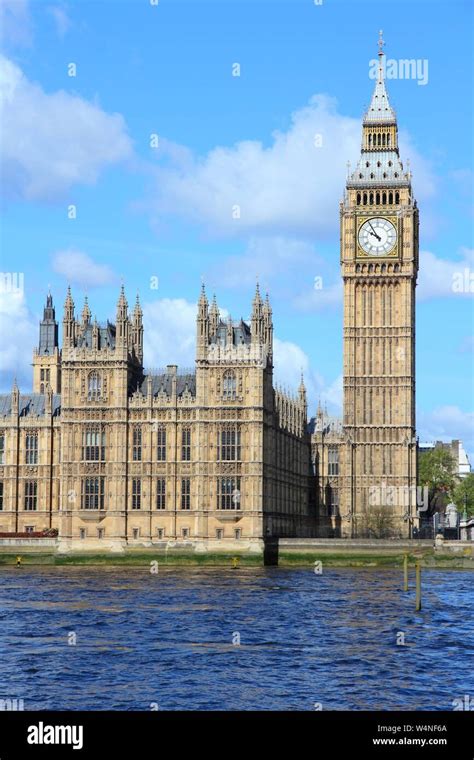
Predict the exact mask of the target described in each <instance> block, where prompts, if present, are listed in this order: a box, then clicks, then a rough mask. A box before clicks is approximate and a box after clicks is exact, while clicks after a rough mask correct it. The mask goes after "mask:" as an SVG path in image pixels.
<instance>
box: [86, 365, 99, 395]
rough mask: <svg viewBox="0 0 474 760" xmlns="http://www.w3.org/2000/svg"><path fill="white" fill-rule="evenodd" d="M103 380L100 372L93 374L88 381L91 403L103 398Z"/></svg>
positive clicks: (88, 393)
mask: <svg viewBox="0 0 474 760" xmlns="http://www.w3.org/2000/svg"><path fill="white" fill-rule="evenodd" d="M101 396H102V378H101V376H100V375H99V373H98V372H91V373H90V374H89V377H88V379H87V398H88V399H89V401H94V400H95V399H98V398H101Z"/></svg>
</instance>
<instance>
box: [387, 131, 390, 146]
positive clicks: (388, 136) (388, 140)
mask: <svg viewBox="0 0 474 760" xmlns="http://www.w3.org/2000/svg"><path fill="white" fill-rule="evenodd" d="M387 146H388V147H390V132H389V133H388V135H387Z"/></svg>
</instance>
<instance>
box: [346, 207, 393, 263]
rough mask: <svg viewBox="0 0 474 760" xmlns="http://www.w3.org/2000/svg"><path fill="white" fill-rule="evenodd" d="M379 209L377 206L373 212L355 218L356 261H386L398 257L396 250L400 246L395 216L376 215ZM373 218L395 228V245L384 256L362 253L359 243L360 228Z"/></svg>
mask: <svg viewBox="0 0 474 760" xmlns="http://www.w3.org/2000/svg"><path fill="white" fill-rule="evenodd" d="M379 208H380V206H378V207H377V206H374V210H373V212H372V213H370V214H366V215H364V216H359V217H358V218H357V234H356V240H357V258H358V259H377V260H382V259H385V258H386V259H394V258H398V255H399V250H398V249H399V244H400V232H399V228H398V217H397V216H392V215H388V214H383V213H377V210H378V209H379ZM374 218H376V219H385V220H386V221H387V222H391V223H392V224H393V226H394V227H395V233H396V238H395V243H394V245H393V247H392V248H391V249H390V250H389V251H387V252H386V253H384V254H370V253H367V251H364V249H363V248H362V246H361V245H360V243H359V233H360V229H361V227H363V225H364V224H365V223H366V221H367V220H368V219H370V220H372V219H374Z"/></svg>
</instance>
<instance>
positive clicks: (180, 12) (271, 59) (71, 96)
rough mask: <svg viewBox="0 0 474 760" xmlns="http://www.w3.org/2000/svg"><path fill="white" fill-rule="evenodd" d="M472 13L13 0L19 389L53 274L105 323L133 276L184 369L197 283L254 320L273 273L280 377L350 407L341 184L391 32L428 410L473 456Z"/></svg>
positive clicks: (8, 318)
mask: <svg viewBox="0 0 474 760" xmlns="http://www.w3.org/2000/svg"><path fill="white" fill-rule="evenodd" d="M472 16H473V4H472V3H471V2H470V1H467V2H460V1H459V0H454V1H452V2H450V3H446V2H441V0H439V1H438V0H431V2H428V0H423V1H421V2H420V1H418V2H417V1H416V0H415V2H413V1H412V0H397V1H396V2H394V1H392V0H385V2H381V1H380V0H377V1H376V0H374V1H373V2H372V1H370V2H357V3H355V2H342V1H341V0H327V1H326V0H323V1H322V2H314V0H291V1H290V0H288V1H287V0H272V1H271V2H270V0H261V1H260V2H258V0H257V1H256V2H250V0H239V2H226V1H225V0H220V1H219V2H218V1H217V0H214V2H207V3H206V2H200V0H194V1H193V2H183V0H173V1H171V0H158V2H157V1H156V0H151V1H150V0H134V1H133V2H127V1H126V0H113V1H112V0H93V1H91V2H87V0H85V1H84V0H81V1H80V2H68V3H62V2H60V3H58V2H55V1H54V0H36V1H33V2H28V1H27V0H0V27H1V32H2V34H1V45H0V50H1V57H0V107H1V111H2V113H1V116H2V120H1V124H2V126H1V127H0V129H1V131H0V147H1V154H2V158H1V176H0V189H1V212H2V216H1V227H0V246H1V248H0V251H1V254H0V255H1V261H0V264H1V270H2V272H5V273H10V274H11V279H10V281H11V282H12V283H13V287H9V286H8V281H7V280H5V282H7V285H6V286H5V285H4V286H3V287H1V288H0V290H1V292H0V365H1V370H2V372H1V388H0V390H2V391H9V390H10V389H11V385H12V381H13V378H14V377H15V376H16V377H17V380H18V383H19V385H20V388H21V390H22V391H24V392H26V391H28V390H29V389H31V384H32V376H31V375H32V372H31V355H32V350H33V347H34V346H35V345H36V344H37V341H38V320H39V318H40V316H41V313H42V308H43V304H44V301H45V297H46V293H47V291H48V288H50V289H51V292H52V295H53V299H54V302H55V306H56V308H57V312H56V313H57V318H58V319H59V321H61V318H62V308H63V303H64V299H65V294H66V288H67V285H68V284H70V285H71V288H72V293H73V298H74V300H75V304H76V309H77V311H78V312H79V313H80V311H81V309H82V305H83V300H84V296H85V295H86V294H87V296H88V299H89V303H90V307H91V311H92V314H93V316H96V317H97V319H98V321H100V322H104V321H105V320H106V319H110V320H111V321H114V319H115V307H116V301H117V297H118V292H119V289H120V285H121V283H122V282H123V283H124V285H125V289H126V293H127V297H128V301H129V304H130V305H132V304H133V302H134V301H135V297H136V294H137V292H139V294H140V299H141V302H142V305H143V310H144V327H145V339H144V341H145V364H146V366H147V367H150V368H152V367H160V366H163V365H166V364H171V363H178V364H179V365H181V366H183V367H189V366H192V364H193V362H194V346H195V343H194V331H195V315H196V301H197V298H198V296H199V290H200V287H201V282H202V281H203V282H204V283H205V286H206V289H207V292H208V295H209V296H210V297H212V294H213V293H215V294H216V296H217V301H218V303H219V306H220V308H221V310H222V311H223V312H224V313H225V314H231V315H232V317H234V318H235V319H238V318H240V317H243V318H244V319H247V318H248V317H249V316H250V312H251V302H252V298H253V295H254V291H255V284H256V281H257V278H258V280H259V283H260V288H261V290H262V291H263V292H265V291H268V292H269V295H270V300H271V303H272V307H273V314H274V325H275V377H276V380H277V381H278V382H279V383H281V384H282V385H284V386H286V387H288V388H289V389H293V390H294V389H296V387H297V385H298V383H299V378H300V373H301V371H302V370H303V372H304V376H305V380H306V383H307V386H308V392H309V393H308V395H309V403H310V410H309V411H310V414H314V412H315V408H316V405H317V403H318V399H319V398H321V400H322V402H323V403H325V404H326V405H327V407H328V410H329V411H330V412H332V413H335V414H340V412H341V403H342V375H341V372H342V285H341V278H340V265H339V202H340V200H341V197H342V194H343V190H344V184H345V180H346V176H347V171H348V168H347V162H348V161H350V162H351V165H352V166H354V164H355V162H356V161H357V158H358V155H359V151H360V138H361V120H362V116H363V113H364V110H365V108H366V107H367V105H368V103H369V101H370V97H371V94H372V90H373V87H374V81H373V78H372V72H373V64H372V62H373V61H374V59H376V58H377V50H378V47H377V43H378V36H379V30H380V29H383V36H384V40H385V53H386V58H387V65H388V64H389V62H390V61H393V62H394V63H393V64H392V67H391V71H392V74H393V76H392V77H391V78H390V79H389V78H388V74H387V83H386V84H387V90H388V94H389V98H390V101H391V104H392V105H393V106H394V107H395V109H396V112H397V118H398V126H399V133H400V153H401V158H402V160H403V161H404V162H405V165H406V161H407V159H409V162H410V164H409V165H410V169H411V171H412V173H413V187H414V194H415V197H416V198H417V202H418V205H419V208H420V273H419V278H418V287H417V308H416V329H417V345H416V356H417V378H416V389H417V431H418V435H419V436H420V439H421V440H423V441H432V440H436V439H442V440H450V439H451V438H461V439H462V440H464V442H465V445H466V448H467V450H468V451H469V453H470V457H471V461H474V432H473V428H474V398H473V348H474V338H473V336H474V311H473V291H474V250H473V249H474V243H473V208H472V195H473V193H472V189H473V134H474V128H473V127H474V125H473V103H472V92H473V67H472V53H473V50H472V47H473V45H472V33H471V34H470V33H469V30H470V29H472V22H473V18H472ZM405 59H409V60H413V61H415V63H416V67H415V69H414V70H413V72H412V74H411V76H408V77H407V76H404V73H403V69H402V68H401V67H400V65H399V63H398V62H399V61H401V60H405ZM387 71H388V69H387ZM316 135H318V136H319V138H318V140H315V136H316ZM236 209H238V212H236ZM317 278H321V279H320V280H319V279H317ZM316 282H318V283H321V284H322V287H321V288H315V283H316Z"/></svg>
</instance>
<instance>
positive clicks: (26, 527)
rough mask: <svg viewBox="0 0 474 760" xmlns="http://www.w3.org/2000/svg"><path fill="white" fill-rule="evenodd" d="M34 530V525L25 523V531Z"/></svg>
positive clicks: (31, 531)
mask: <svg viewBox="0 0 474 760" xmlns="http://www.w3.org/2000/svg"><path fill="white" fill-rule="evenodd" d="M34 532H35V526H34V525H25V533H34Z"/></svg>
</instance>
